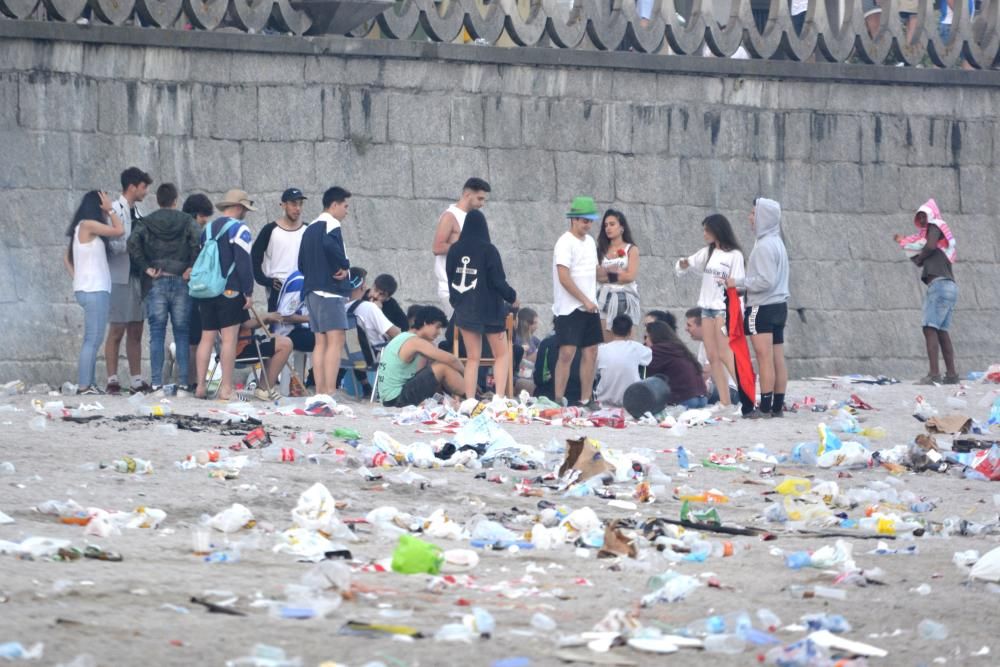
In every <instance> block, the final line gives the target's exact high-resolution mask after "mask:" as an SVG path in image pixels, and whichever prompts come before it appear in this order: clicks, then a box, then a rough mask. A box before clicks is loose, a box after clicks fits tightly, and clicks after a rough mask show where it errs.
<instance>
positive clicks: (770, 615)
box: [757, 608, 781, 632]
mask: <svg viewBox="0 0 1000 667" xmlns="http://www.w3.org/2000/svg"><path fill="white" fill-rule="evenodd" d="M757 620H758V621H760V624H761V627H763V628H764V629H765V630H767V631H768V632H775V631H776V630H777V629H778V628H780V627H781V619H780V618H779V617H778V615H777V614H775V613H774V612H773V611H771V610H770V609H766V608H764V609H758V610H757Z"/></svg>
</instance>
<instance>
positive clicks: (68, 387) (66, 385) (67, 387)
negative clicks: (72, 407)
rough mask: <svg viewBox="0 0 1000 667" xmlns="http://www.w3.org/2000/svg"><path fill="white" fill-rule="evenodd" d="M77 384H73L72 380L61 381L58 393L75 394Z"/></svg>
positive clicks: (64, 394)
mask: <svg viewBox="0 0 1000 667" xmlns="http://www.w3.org/2000/svg"><path fill="white" fill-rule="evenodd" d="M79 388H80V387H79V385H75V384H73V383H72V382H63V384H62V387H60V393H61V394H62V395H63V396H75V395H76V392H77V390H78V389H79Z"/></svg>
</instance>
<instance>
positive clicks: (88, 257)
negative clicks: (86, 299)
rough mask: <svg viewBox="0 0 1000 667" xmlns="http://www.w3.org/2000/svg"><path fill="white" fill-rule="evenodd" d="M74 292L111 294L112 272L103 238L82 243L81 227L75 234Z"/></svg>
mask: <svg viewBox="0 0 1000 667" xmlns="http://www.w3.org/2000/svg"><path fill="white" fill-rule="evenodd" d="M73 291H74V292H110V291H111V270H110V269H108V251H107V247H106V246H105V245H104V241H103V240H101V237H99V236H95V237H94V239H93V240H91V241H89V242H87V243H81V242H80V225H77V226H76V230H74V232H73Z"/></svg>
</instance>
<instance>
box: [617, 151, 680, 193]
mask: <svg viewBox="0 0 1000 667" xmlns="http://www.w3.org/2000/svg"><path fill="white" fill-rule="evenodd" d="M614 161H615V162H614V164H615V199H616V200H617V201H622V202H628V203H634V204H668V203H671V202H673V201H674V198H675V196H676V193H678V192H683V190H682V188H684V187H685V182H684V181H683V173H684V165H682V164H679V163H678V160H677V159H676V158H657V157H653V156H650V155H616V156H615V157H614ZM685 201H689V202H690V203H698V202H697V200H695V201H693V202H692V201H690V200H689V199H688V197H687V196H685Z"/></svg>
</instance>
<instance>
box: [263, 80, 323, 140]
mask: <svg viewBox="0 0 1000 667" xmlns="http://www.w3.org/2000/svg"><path fill="white" fill-rule="evenodd" d="M322 92H323V91H322V89H320V88H319V87H317V86H310V87H306V88H301V87H297V86H261V87H259V88H258V89H257V122H258V123H259V136H260V138H261V139H262V140H263V141H316V140H318V139H322V138H323V111H322V110H323V102H322V99H321V94H322Z"/></svg>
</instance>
